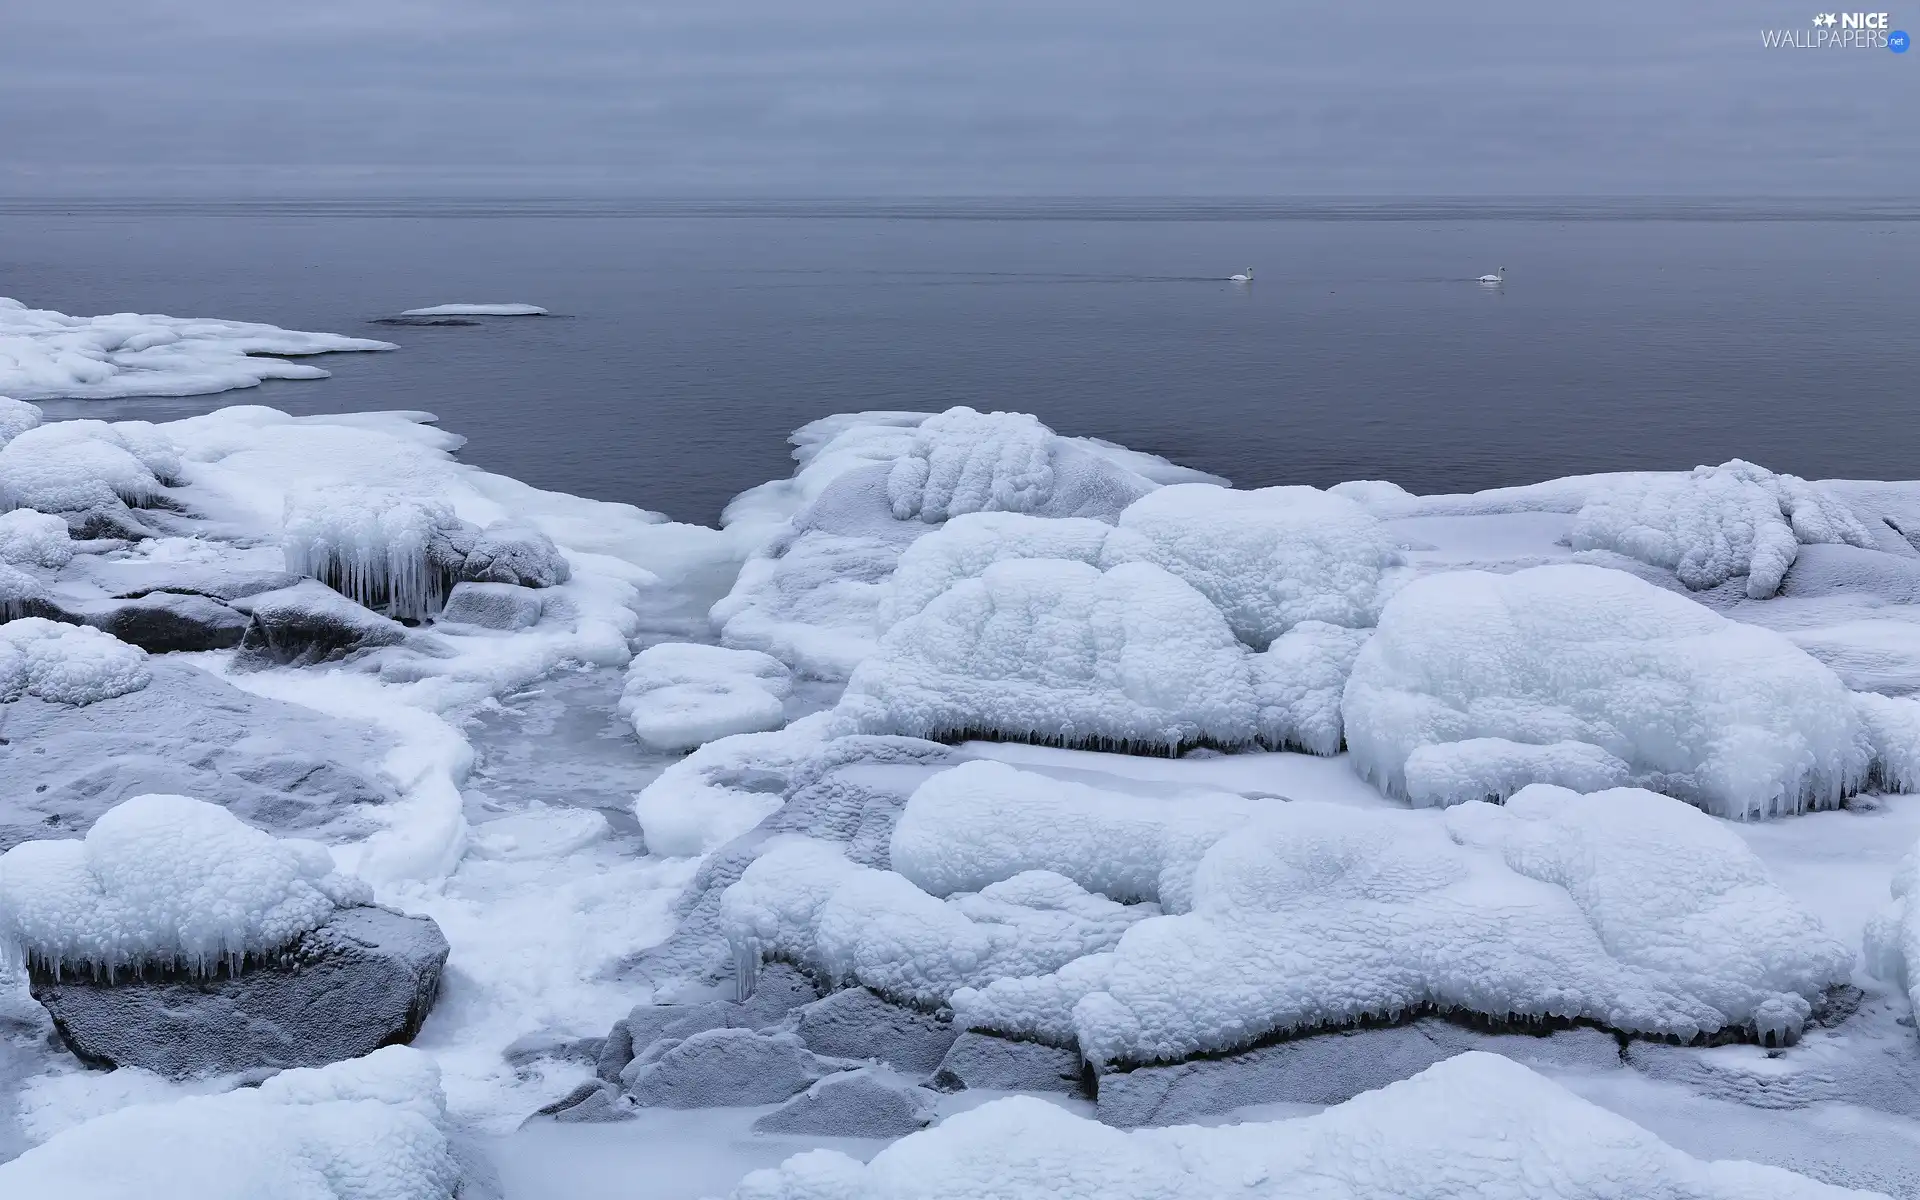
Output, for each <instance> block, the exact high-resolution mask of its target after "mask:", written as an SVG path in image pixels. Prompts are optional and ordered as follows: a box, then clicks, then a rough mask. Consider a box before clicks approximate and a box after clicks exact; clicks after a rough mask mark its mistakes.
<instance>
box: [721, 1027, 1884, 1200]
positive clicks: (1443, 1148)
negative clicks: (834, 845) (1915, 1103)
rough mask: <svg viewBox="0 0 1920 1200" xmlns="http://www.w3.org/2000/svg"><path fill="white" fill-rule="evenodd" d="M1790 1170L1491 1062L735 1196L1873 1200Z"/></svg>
mask: <svg viewBox="0 0 1920 1200" xmlns="http://www.w3.org/2000/svg"><path fill="white" fill-rule="evenodd" d="M1872 1195H1877V1193H1870V1192H1860V1191H1853V1190H1851V1189H1846V1188H1838V1187H1832V1186H1829V1185H1827V1184H1822V1183H1817V1182H1815V1181H1813V1180H1811V1179H1808V1178H1806V1177H1804V1176H1801V1175H1796V1174H1793V1173H1792V1172H1789V1171H1784V1170H1781V1169H1780V1168H1778V1167H1766V1166H1760V1165H1757V1164H1754V1163H1749V1162H1703V1161H1701V1160H1699V1159H1696V1158H1693V1157H1692V1156H1690V1155H1688V1154H1685V1153H1683V1152H1682V1151H1680V1150H1677V1149H1675V1148H1673V1147H1672V1146H1669V1145H1667V1144H1666V1143H1665V1142H1663V1141H1661V1140H1660V1139H1659V1138H1657V1137H1655V1136H1654V1135H1653V1134H1651V1133H1648V1132H1647V1131H1646V1130H1644V1129H1642V1128H1640V1127H1639V1126H1637V1125H1635V1124H1633V1123H1632V1122H1630V1121H1627V1120H1626V1119H1624V1118H1622V1117H1618V1116H1615V1115H1614V1114H1612V1113H1610V1112H1607V1111H1606V1110H1604V1109H1602V1108H1600V1107H1598V1106H1596V1105H1593V1104H1590V1103H1588V1102H1587V1101H1585V1100H1582V1099H1580V1098H1578V1097H1576V1096H1575V1095H1573V1093H1571V1092H1569V1091H1567V1090H1565V1089H1564V1088H1562V1087H1561V1086H1559V1085H1558V1084H1555V1083H1552V1082H1550V1081H1549V1080H1547V1079H1544V1078H1542V1077H1541V1076H1539V1075H1536V1074H1535V1073H1533V1072H1532V1071H1530V1070H1528V1069H1527V1068H1525V1067H1523V1066H1520V1065H1519V1064H1518V1063H1515V1062H1512V1061H1510V1060H1508V1059H1505V1058H1501V1057H1499V1056H1498V1055H1494V1054H1484V1053H1469V1054H1462V1055H1460V1056H1458V1057H1456V1058H1451V1059H1448V1060H1447V1061H1446V1062H1443V1063H1440V1064H1438V1065H1436V1066H1433V1067H1430V1068H1428V1069H1427V1070H1425V1071H1423V1072H1421V1073H1420V1074H1419V1075H1416V1076H1414V1077H1413V1078H1412V1079H1409V1080H1406V1081H1404V1082H1401V1083H1395V1084H1392V1085H1389V1086H1388V1087H1384V1088H1381V1089H1380V1090H1378V1091H1374V1092H1368V1093H1366V1094H1365V1095H1362V1096H1358V1097H1355V1098H1354V1099H1352V1100H1349V1101H1347V1102H1346V1103H1345V1104H1341V1105H1339V1106H1337V1107H1334V1108H1330V1109H1328V1110H1326V1111H1325V1112H1321V1113H1317V1114H1315V1115H1313V1116H1310V1117H1299V1118H1295V1119H1293V1120H1282V1121H1256V1122H1249V1123H1247V1124H1241V1125H1228V1126H1223V1127H1216V1128H1208V1127H1202V1126H1196V1125H1188V1126H1180V1127H1176V1128H1172V1129H1147V1130H1137V1131H1134V1132H1122V1131H1120V1130H1117V1129H1112V1128H1109V1127H1107V1126H1105V1125H1101V1124H1099V1123H1098V1122H1096V1121H1090V1120H1088V1119H1086V1118H1084V1117H1080V1116H1076V1115H1074V1114H1073V1113H1071V1112H1069V1111H1067V1110H1066V1109H1064V1108H1061V1107H1059V1106H1056V1105H1053V1104H1049V1103H1047V1102H1045V1101H1043V1100H1038V1099H1034V1098H1032V1097H1025V1096H1022V1097H1014V1098H1008V1099H1003V1100H996V1101H994V1102H992V1103H990V1104H987V1105H984V1106H982V1107H980V1108H976V1109H973V1110H971V1111H968V1112H964V1113H960V1114H958V1115H956V1116H953V1117H951V1118H949V1119H948V1120H946V1121H945V1122H943V1123H942V1124H940V1125H939V1126H937V1127H935V1128H933V1129H929V1130H926V1131H924V1132H921V1133H916V1134H912V1135H910V1136H908V1137H905V1138H903V1139H901V1140H900V1141H898V1142H895V1143H894V1144H893V1145H891V1146H889V1147H887V1148H886V1149H885V1150H882V1151H881V1152H880V1153H879V1154H878V1155H876V1156H874V1158H873V1161H872V1162H871V1163H868V1164H864V1165H863V1164H862V1163H861V1162H860V1161H859V1160H858V1159H854V1158H851V1157H848V1156H847V1155H845V1154H841V1153H839V1152H837V1151H832V1150H815V1151H811V1152H809V1153H806V1154H801V1155H797V1156H795V1157H793V1158H790V1159H788V1160H787V1161H786V1162H785V1163H783V1164H781V1165H780V1166H778V1167H775V1168H772V1169H769V1170H764V1171H756V1172H754V1173H753V1174H751V1175H749V1176H747V1177H746V1179H745V1180H743V1181H742V1182H741V1184H740V1186H739V1187H738V1188H737V1189H736V1190H735V1191H734V1193H733V1196H734V1200H909V1198H911V1200H961V1198H963V1197H981V1196H993V1197H997V1198H1000V1200H1041V1198H1042V1197H1044V1198H1046V1200H1175V1198H1176V1197H1178V1198H1185V1197H1209V1198H1217V1200H1229V1198H1233V1197H1245V1198H1247V1200H1253V1198H1255V1197H1273V1196H1312V1197H1315V1200H1442V1198H1452V1197H1461V1196H1499V1197H1503V1198H1506V1200H1602V1198H1604V1197H1624V1196H1671V1197H1686V1198H1687V1200H1761V1198H1763V1197H1764V1198H1766V1200H1842V1198H1843V1197H1854V1198H1856V1200H1865V1198H1866V1197H1868V1196H1872Z"/></svg>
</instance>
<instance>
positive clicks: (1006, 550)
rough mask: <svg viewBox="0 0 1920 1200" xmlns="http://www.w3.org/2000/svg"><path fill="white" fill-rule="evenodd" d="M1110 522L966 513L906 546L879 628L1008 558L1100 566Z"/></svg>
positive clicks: (882, 602)
mask: <svg viewBox="0 0 1920 1200" xmlns="http://www.w3.org/2000/svg"><path fill="white" fill-rule="evenodd" d="M1112 532H1113V526H1111V525H1109V524H1106V523H1105V522H1102V521H1095V520H1091V519H1089V518H1086V517H1059V518H1052V519H1049V518H1044V517H1033V516H1028V515H1026V514H1025V513H1011V512H981V513H966V514H964V515H962V516H958V517H955V518H953V519H952V520H951V521H948V522H947V523H946V524H945V525H943V526H941V527H940V528H939V529H937V530H935V531H934V532H932V533H929V534H927V535H926V536H925V537H923V538H920V539H919V540H917V541H915V542H914V543H913V544H912V545H911V546H908V547H907V549H906V552H905V553H904V554H902V555H901V556H900V562H899V565H898V567H896V568H895V570H894V572H893V575H892V578H890V579H889V580H888V581H887V582H886V584H885V585H883V587H882V589H881V593H880V599H879V611H878V614H877V619H876V626H875V628H876V629H877V631H878V632H880V633H885V632H886V631H887V630H889V629H891V628H893V627H894V626H895V625H898V624H899V623H900V622H901V621H903V620H905V619H906V618H908V617H911V616H915V615H917V614H919V612H920V611H921V610H922V609H924V608H926V607H927V605H928V604H931V603H932V602H933V601H934V599H935V598H937V597H938V596H939V595H940V594H941V593H943V592H945V591H947V590H948V589H949V588H951V587H952V586H953V585H954V584H956V583H959V582H960V581H961V580H963V579H975V578H978V577H979V575H980V574H981V572H983V571H985V570H986V569H987V568H988V567H990V566H992V565H993V564H994V563H997V562H1001V561H1003V560H1005V559H1010V558H1058V559H1066V560H1071V561H1075V562H1083V563H1089V564H1093V565H1096V566H1097V565H1098V564H1099V562H1100V551H1101V548H1102V547H1104V546H1105V545H1106V542H1107V536H1108V535H1109V534H1111V533H1112Z"/></svg>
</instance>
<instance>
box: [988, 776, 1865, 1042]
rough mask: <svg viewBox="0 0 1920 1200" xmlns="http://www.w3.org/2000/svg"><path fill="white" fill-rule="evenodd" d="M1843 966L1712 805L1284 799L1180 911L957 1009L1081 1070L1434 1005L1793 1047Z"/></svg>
mask: <svg viewBox="0 0 1920 1200" xmlns="http://www.w3.org/2000/svg"><path fill="white" fill-rule="evenodd" d="M1650 896H1658V897H1660V902H1659V903H1647V902H1646V901H1647V898H1648V897H1650ZM1662 905H1666V906H1668V907H1667V909H1665V910H1663V909H1662ZM1852 959H1853V955H1852V953H1851V951H1849V950H1848V949H1847V948H1846V947H1845V946H1843V945H1841V944H1840V943H1839V942H1837V941H1835V940H1834V939H1833V938H1832V937H1831V936H1830V935H1828V934H1827V933H1825V931H1824V930H1823V929H1822V928H1821V926H1820V924H1819V922H1818V921H1817V920H1815V919H1814V918H1813V917H1812V916H1811V915H1810V914H1808V913H1806V912H1805V911H1804V910H1803V909H1801V908H1800V907H1799V905H1798V903H1797V902H1796V901H1794V900H1793V899H1792V898H1791V897H1788V896H1787V895H1785V894H1784V893H1782V892H1781V891H1779V889H1778V888H1777V887H1776V886H1775V885H1773V884H1772V882H1771V880H1770V879H1769V877H1768V875H1767V873H1766V870H1765V868H1764V867H1762V866H1761V865H1760V863H1759V862H1758V860H1757V859H1755V858H1754V856H1753V854H1752V852H1751V851H1749V850H1748V849H1747V848H1746V847H1745V845H1744V844H1743V843H1741V842H1740V840H1739V839H1738V838H1737V837H1735V836H1733V835H1732V834H1731V833H1729V832H1727V831H1726V830H1725V829H1724V828H1723V827H1721V826H1719V825H1717V824H1716V823H1715V822H1714V821H1713V820H1712V818H1709V817H1706V816H1705V815H1703V814H1701V813H1699V812H1697V811H1695V810H1693V809H1690V808H1689V807H1687V806H1685V805H1683V804H1681V803H1679V802H1678V801H1675V800H1672V799H1670V798H1667V797H1662V796H1658V795H1656V794H1654V793H1651V792H1643V791H1636V790H1620V791H1612V792H1601V793H1596V794H1594V795H1592V796H1588V797H1581V796H1579V795H1578V794H1577V793H1572V792H1567V791H1565V790H1564V789H1558V788H1549V787H1546V786H1543V785H1542V786H1536V787H1534V788H1532V789H1529V790H1527V791H1525V792H1522V793H1521V794H1520V795H1518V796H1516V797H1514V799H1513V800H1511V801H1509V802H1508V805H1507V806H1506V807H1504V808H1501V807H1497V806H1493V805H1487V804H1480V803H1474V804H1469V805H1465V806H1462V807H1459V808H1455V809H1452V810H1449V811H1448V813H1447V815H1446V816H1445V818H1444V819H1436V818H1435V816H1434V815H1430V814H1421V813H1405V812H1401V813H1395V812H1385V811H1377V812H1365V811H1359V810H1353V809H1347V808H1341V807H1336V806H1332V805H1326V804H1320V803H1316V802H1313V801H1295V802H1293V803H1290V804H1286V805H1283V806H1280V807H1278V808H1276V809H1274V810H1272V811H1271V812H1269V813H1268V814H1266V815H1265V816H1264V817H1263V818H1262V819H1261V820H1260V821H1258V822H1256V823H1251V824H1249V825H1247V826H1245V827H1243V828H1241V829H1239V830H1237V831H1236V832H1235V833H1234V834H1233V835H1232V836H1230V837H1227V838H1225V839H1223V840H1221V841H1220V842H1218V843H1216V844H1215V845H1214V846H1213V847H1212V848H1211V849H1209V850H1208V852H1207V854H1206V855H1205V857H1204V858H1203V859H1202V860H1201V862H1200V864H1199V866H1198V868H1197V869H1196V871H1195V875H1194V883H1193V906H1192V911H1190V912H1188V913H1183V914H1176V915H1170V916H1166V917H1162V918H1159V919H1156V920H1150V921H1144V922H1141V923H1140V924H1139V925H1137V926H1136V927H1135V928H1134V929H1132V930H1130V931H1129V933H1128V934H1127V936H1126V937H1124V938H1123V939H1121V941H1120V943H1119V944H1118V945H1117V946H1116V948H1115V950H1114V952H1113V953H1112V954H1108V955H1096V956H1091V957H1089V958H1086V959H1083V960H1081V961H1079V962H1076V963H1073V964H1071V965H1069V966H1068V967H1066V968H1064V969H1063V970H1061V971H1059V972H1058V973H1056V974H1055V975H1053V976H1050V977H1042V978H1037V979H1003V980H1000V981H997V982H995V983H993V984H990V985H988V986H987V987H985V988H982V989H979V990H978V991H962V992H959V993H956V994H955V995H954V996H953V997H952V999H951V1002H952V1004H953V1007H954V1011H955V1014H956V1018H957V1019H959V1020H961V1021H963V1022H965V1023H967V1024H968V1025H970V1026H972V1027H976V1028H984V1029H991V1030H997V1031H1000V1032H1004V1033H1008V1034H1014V1035H1023V1036H1031V1037H1038V1038H1041V1039H1042V1040H1049V1041H1067V1042H1073V1043H1077V1044H1078V1046H1079V1048H1080V1051H1081V1053H1082V1054H1084V1055H1085V1056H1086V1057H1087V1058H1088V1059H1089V1060H1090V1061H1093V1062H1095V1063H1110V1062H1152V1061H1178V1060H1180V1059H1183V1058H1187V1057H1191V1056H1192V1055H1195V1054H1201V1053H1212V1052H1219V1051H1225V1050H1231V1049H1236V1048H1238V1047H1240V1046H1244V1045H1247V1044H1249V1043H1251V1042H1253V1041H1256V1040H1258V1039H1260V1038H1261V1037H1263V1036H1267V1035H1270V1034H1274V1033H1296V1032H1302V1031H1308V1030H1312V1029H1316V1028H1319V1027H1322V1026H1328V1025H1333V1026H1338V1025H1344V1024H1347V1023H1350V1022H1352V1021H1355V1020H1356V1019H1359V1018H1361V1017H1363V1016H1366V1017H1392V1016H1394V1015H1397V1014H1402V1013H1407V1012H1414V1011H1419V1010H1421V1009H1424V1008H1429V1007H1431V1008H1437V1009H1440V1010H1443V1011H1445V1010H1450V1009H1464V1010H1467V1011H1469V1012H1474V1013H1479V1014H1482V1015H1484V1016H1486V1017H1491V1018H1493V1019H1495V1020H1499V1021H1509V1020H1512V1021H1519V1022H1522V1023H1524V1022H1528V1021H1540V1020H1548V1019H1551V1020H1562V1021H1565V1020H1587V1021H1593V1022H1596V1023H1599V1024H1603V1025H1606V1026H1609V1027H1611V1028H1614V1029H1618V1030H1621V1031H1622V1032H1626V1033H1634V1034H1642V1035H1647V1036H1654V1037H1675V1038H1679V1039H1680V1040H1682V1041H1686V1040H1690V1039H1692V1038H1695V1037H1699V1036H1712V1035H1715V1034H1718V1033H1720V1032H1721V1031H1723V1030H1727V1031H1731V1030H1735V1029H1744V1030H1745V1031H1746V1032H1747V1035H1748V1036H1758V1037H1767V1038H1771V1039H1772V1040H1774V1041H1785V1040H1788V1039H1791V1038H1792V1037H1794V1036H1797V1034H1798V1033H1799V1030H1800V1028H1801V1026H1802V1024H1804V1022H1805V1020H1806V1018H1807V1015H1808V1013H1809V1011H1810V1005H1811V1002H1812V1001H1813V1000H1815V999H1818V998H1819V996H1820V995H1821V993H1822V992H1823V991H1824V990H1825V989H1826V988H1827V987H1829V986H1831V985H1833V984H1835V983H1838V982H1841V981H1843V980H1845V979H1846V977H1847V973H1848V971H1849V969H1850V967H1851V964H1852Z"/></svg>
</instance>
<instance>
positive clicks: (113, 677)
mask: <svg viewBox="0 0 1920 1200" xmlns="http://www.w3.org/2000/svg"><path fill="white" fill-rule="evenodd" d="M0 570H5V568H3V567H0ZM6 587H7V583H6V580H5V578H4V577H0V591H4V590H5V589H6ZM152 678H153V673H152V672H151V671H150V670H149V669H148V667H147V652H146V651H144V650H142V649H140V648H139V647H138V646H129V645H127V644H126V643H125V642H123V641H121V640H120V639H118V638H116V637H114V636H113V635H112V634H108V633H102V632H101V631H100V630H98V629H91V628H88V627H87V626H84V625H65V624H60V623H57V622H54V621H49V620H46V619H45V618H43V617H24V618H22V619H20V620H17V621H16V620H9V621H7V622H6V624H4V625H0V703H3V702H6V701H9V700H18V699H19V698H20V697H22V696H32V697H34V698H35V699H39V700H45V701H47V702H48V703H50V704H75V705H79V704H94V703H97V702H99V701H101V700H111V699H112V698H113V697H115V696H124V695H126V694H127V693H128V692H137V691H139V690H140V689H141V688H143V687H146V686H147V683H148V682H149V681H150V680H151V679H152Z"/></svg>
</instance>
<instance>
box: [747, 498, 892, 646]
mask: <svg viewBox="0 0 1920 1200" xmlns="http://www.w3.org/2000/svg"><path fill="white" fill-rule="evenodd" d="M899 557H900V548H899V545H898V544H897V543H895V542H893V541H889V540H884V539H880V538H873V537H863V536H846V535H843V534H837V533H831V532H828V531H825V530H819V529H813V530H807V531H804V532H802V533H800V534H798V535H797V536H792V537H783V538H781V539H779V540H778V541H776V543H775V544H774V545H773V547H771V548H770V549H769V550H767V551H765V552H763V553H761V554H758V555H756V556H755V557H753V558H749V559H748V560H747V562H746V564H745V565H744V566H743V567H742V568H741V569H740V575H739V577H738V578H737V579H736V580H735V581H734V585H733V589H732V590H731V591H730V592H728V593H727V595H726V596H725V597H723V598H722V599H721V600H720V601H719V602H717V603H716V604H715V605H714V606H713V609H712V611H711V614H710V618H711V621H712V624H713V627H714V629H715V630H717V631H718V632H719V635H720V641H721V644H723V645H725V646H729V647H734V648H738V649H742V650H757V651H760V652H762V653H765V654H770V655H772V656H773V657H775V658H778V659H780V660H781V661H782V662H785V663H787V664H788V665H789V666H791V667H792V668H793V671H794V673H795V674H796V675H799V676H801V677H803V678H813V679H827V680H839V679H845V678H847V676H848V675H850V674H852V672H853V669H854V668H855V667H857V666H858V665H859V664H860V663H861V661H862V660H864V659H866V658H867V657H868V656H869V655H871V654H872V653H873V651H874V646H875V639H874V622H875V617H876V614H877V612H878V609H879V606H880V600H881V589H882V586H883V585H884V584H885V583H886V581H887V579H888V578H889V577H890V576H892V574H893V571H894V567H895V565H896V563H898V561H899Z"/></svg>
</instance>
